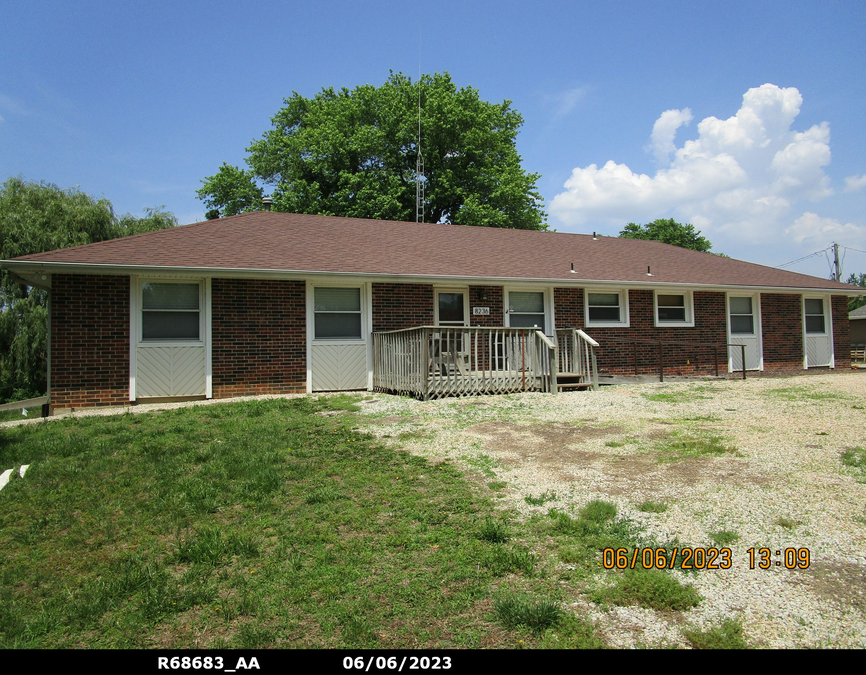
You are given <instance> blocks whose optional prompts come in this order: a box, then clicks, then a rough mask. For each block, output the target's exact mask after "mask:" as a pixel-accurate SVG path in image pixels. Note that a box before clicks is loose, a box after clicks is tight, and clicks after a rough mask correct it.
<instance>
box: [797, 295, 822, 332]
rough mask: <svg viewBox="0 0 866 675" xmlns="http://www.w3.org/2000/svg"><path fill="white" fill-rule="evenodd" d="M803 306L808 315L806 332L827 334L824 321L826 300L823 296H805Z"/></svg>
mask: <svg viewBox="0 0 866 675" xmlns="http://www.w3.org/2000/svg"><path fill="white" fill-rule="evenodd" d="M803 308H804V311H805V315H806V332H807V333H820V334H821V335H823V334H825V333H826V332H827V328H826V325H825V323H824V301H823V300H822V299H821V298H805V299H804V300H803Z"/></svg>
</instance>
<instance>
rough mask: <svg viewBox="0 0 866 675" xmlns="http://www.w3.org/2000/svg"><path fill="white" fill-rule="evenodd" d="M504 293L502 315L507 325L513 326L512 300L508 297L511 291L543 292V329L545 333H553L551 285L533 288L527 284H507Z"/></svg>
mask: <svg viewBox="0 0 866 675" xmlns="http://www.w3.org/2000/svg"><path fill="white" fill-rule="evenodd" d="M503 291H504V292H503V293H502V316H504V317H505V325H506V326H507V327H509V328H510V327H511V311H510V309H509V308H510V307H511V302H510V300H509V298H508V295H509V293H511V292H513V291H516V292H518V293H542V294H543V297H544V326H542V327H541V328H542V330H543V332H544V334H545V335H553V325H554V324H553V289H552V288H549V287H545V288H541V289H539V288H538V287H535V288H532V287H527V286H506V287H505V288H504V289H503Z"/></svg>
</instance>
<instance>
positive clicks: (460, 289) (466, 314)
mask: <svg viewBox="0 0 866 675" xmlns="http://www.w3.org/2000/svg"><path fill="white" fill-rule="evenodd" d="M440 293H462V294H463V325H464V326H468V325H469V320H470V315H471V309H470V308H469V305H470V296H469V286H434V287H433V323H434V325H436V326H438V325H439V294H440ZM455 327H456V326H455Z"/></svg>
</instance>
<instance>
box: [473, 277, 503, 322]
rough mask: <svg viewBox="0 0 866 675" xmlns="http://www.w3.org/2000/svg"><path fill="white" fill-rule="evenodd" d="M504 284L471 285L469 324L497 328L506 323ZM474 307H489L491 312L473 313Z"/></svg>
mask: <svg viewBox="0 0 866 675" xmlns="http://www.w3.org/2000/svg"><path fill="white" fill-rule="evenodd" d="M502 298H503V294H502V286H470V287H469V325H470V326H482V327H486V328H495V327H497V326H498V327H501V326H504V325H505V317H504V316H503V314H502V309H503V300H502ZM473 307H489V308H490V314H479V315H478V316H474V315H473V314H472V308H473Z"/></svg>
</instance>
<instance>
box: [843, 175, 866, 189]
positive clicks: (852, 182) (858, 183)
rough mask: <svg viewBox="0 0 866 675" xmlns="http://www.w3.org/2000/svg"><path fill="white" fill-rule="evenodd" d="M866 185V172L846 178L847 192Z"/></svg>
mask: <svg viewBox="0 0 866 675" xmlns="http://www.w3.org/2000/svg"><path fill="white" fill-rule="evenodd" d="M864 187H866V174H863V175H862V176H848V177H847V178H846V179H845V192H857V190H860V189H862V188H864Z"/></svg>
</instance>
